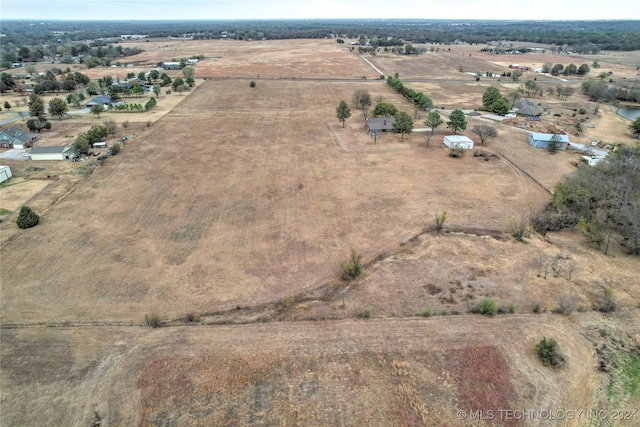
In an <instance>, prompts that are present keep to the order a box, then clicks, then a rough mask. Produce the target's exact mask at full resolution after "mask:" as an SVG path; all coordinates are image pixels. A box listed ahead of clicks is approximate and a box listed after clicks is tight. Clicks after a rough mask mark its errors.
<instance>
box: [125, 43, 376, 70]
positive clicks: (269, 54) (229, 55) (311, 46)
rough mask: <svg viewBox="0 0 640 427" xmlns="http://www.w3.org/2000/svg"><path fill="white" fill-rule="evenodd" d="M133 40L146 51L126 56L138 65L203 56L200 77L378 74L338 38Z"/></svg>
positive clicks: (199, 67) (196, 66)
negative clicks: (247, 40)
mask: <svg viewBox="0 0 640 427" xmlns="http://www.w3.org/2000/svg"><path fill="white" fill-rule="evenodd" d="M127 43H129V42H127ZM131 43H133V44H135V45H137V46H139V47H140V48H142V49H144V52H142V53H140V54H138V55H134V56H131V57H129V58H127V59H128V60H130V61H132V62H134V63H135V64H136V65H137V66H140V65H147V66H155V65H156V64H157V63H158V62H169V61H173V60H179V59H180V58H190V57H191V56H200V55H201V56H204V59H201V60H200V61H199V62H198V63H197V64H196V65H195V66H194V68H195V70H196V77H244V78H250V79H258V78H260V79H281V78H289V79H299V78H322V79H331V78H335V79H360V78H362V77H366V78H368V79H376V78H378V77H379V76H378V74H377V73H375V72H374V71H373V69H372V68H371V67H369V66H368V65H367V64H366V63H364V62H363V61H362V60H360V58H358V55H357V54H354V53H352V52H350V51H349V49H348V47H345V45H343V44H338V43H336V42H335V40H265V41H253V42H246V41H235V40H162V41H149V42H139V41H136V42H131ZM171 73H176V72H175V71H172V72H168V74H169V75H171ZM177 74H180V72H179V71H178V72H177ZM177 74H176V75H177Z"/></svg>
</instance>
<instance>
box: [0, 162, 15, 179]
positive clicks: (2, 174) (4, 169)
mask: <svg viewBox="0 0 640 427" xmlns="http://www.w3.org/2000/svg"><path fill="white" fill-rule="evenodd" d="M11 176H12V175H11V168H10V167H9V166H0V182H5V181H6V180H8V179H9V178H11Z"/></svg>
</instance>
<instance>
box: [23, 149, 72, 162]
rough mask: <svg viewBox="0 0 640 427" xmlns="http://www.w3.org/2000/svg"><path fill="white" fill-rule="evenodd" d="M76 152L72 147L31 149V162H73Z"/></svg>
mask: <svg viewBox="0 0 640 427" xmlns="http://www.w3.org/2000/svg"><path fill="white" fill-rule="evenodd" d="M75 156H76V151H75V150H74V149H73V146H67V147H62V146H57V147H33V149H32V150H31V160H36V161H37V160H73V158H74V157H75Z"/></svg>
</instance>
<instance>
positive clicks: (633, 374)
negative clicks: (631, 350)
mask: <svg viewBox="0 0 640 427" xmlns="http://www.w3.org/2000/svg"><path fill="white" fill-rule="evenodd" d="M623 383H624V384H623V388H624V391H626V392H627V393H629V395H630V396H631V397H640V356H636V357H635V358H632V359H631V360H629V363H627V365H626V366H625V367H624V381H623Z"/></svg>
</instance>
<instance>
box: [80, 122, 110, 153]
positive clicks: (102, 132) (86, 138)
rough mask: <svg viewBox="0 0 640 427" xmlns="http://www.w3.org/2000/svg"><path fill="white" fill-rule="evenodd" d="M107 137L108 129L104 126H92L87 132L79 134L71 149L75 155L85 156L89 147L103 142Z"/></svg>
mask: <svg viewBox="0 0 640 427" xmlns="http://www.w3.org/2000/svg"><path fill="white" fill-rule="evenodd" d="M108 135H109V128H108V127H107V126H105V125H93V126H91V128H89V130H88V131H86V132H82V133H80V134H79V135H78V136H77V137H76V139H75V141H74V143H73V148H74V149H75V151H76V154H79V155H86V154H87V153H89V150H90V149H91V145H92V144H94V143H96V142H100V141H103V140H104V139H105V138H106V137H107V136H108Z"/></svg>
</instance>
